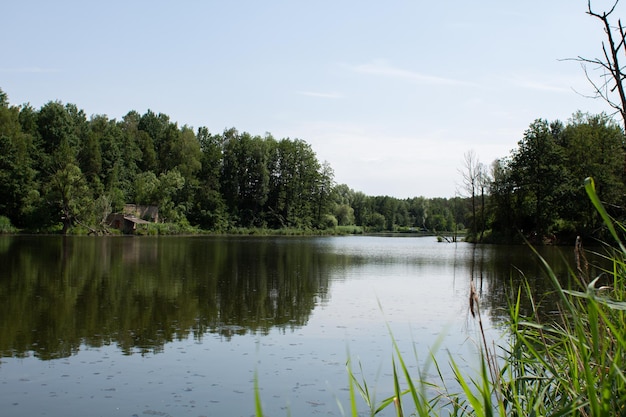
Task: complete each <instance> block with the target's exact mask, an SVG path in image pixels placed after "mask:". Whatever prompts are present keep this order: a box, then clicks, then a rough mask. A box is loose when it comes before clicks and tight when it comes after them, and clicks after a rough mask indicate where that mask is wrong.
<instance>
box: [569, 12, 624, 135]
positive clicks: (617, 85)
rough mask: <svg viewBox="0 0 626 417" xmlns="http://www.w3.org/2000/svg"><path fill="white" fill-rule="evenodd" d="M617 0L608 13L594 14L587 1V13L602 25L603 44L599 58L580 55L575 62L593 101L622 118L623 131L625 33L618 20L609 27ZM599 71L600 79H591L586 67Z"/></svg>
mask: <svg viewBox="0 0 626 417" xmlns="http://www.w3.org/2000/svg"><path fill="white" fill-rule="evenodd" d="M618 3H619V0H615V3H614V4H613V7H611V8H610V9H609V10H608V11H603V12H596V11H594V10H593V9H592V7H591V0H588V1H587V12H586V13H587V14H588V15H590V16H592V17H595V18H597V19H599V20H600V21H601V22H602V25H603V26H604V33H605V34H606V41H604V42H602V55H603V56H602V58H593V59H590V58H584V57H581V56H579V57H578V58H576V59H575V60H576V61H578V62H580V63H581V65H582V67H583V70H584V72H585V76H586V77H587V80H588V81H589V83H590V84H591V85H592V87H593V90H594V93H593V95H592V97H593V98H600V99H602V100H604V101H606V102H607V103H608V104H609V105H610V106H611V107H612V108H613V109H614V110H615V112H616V113H619V114H620V116H621V118H622V127H623V129H624V132H626V92H625V91H624V84H623V82H624V78H625V77H626V72H625V68H624V67H623V66H622V65H621V64H620V58H623V57H625V55H624V54H626V30H625V29H624V26H622V21H621V20H620V19H619V18H618V19H617V25H615V24H611V19H612V16H611V15H612V14H613V12H615V8H616V7H617V4H618ZM588 65H591V66H593V67H594V69H599V70H601V71H602V73H601V74H600V76H599V77H592V76H591V74H590V73H589V71H588V69H587V66H588Z"/></svg>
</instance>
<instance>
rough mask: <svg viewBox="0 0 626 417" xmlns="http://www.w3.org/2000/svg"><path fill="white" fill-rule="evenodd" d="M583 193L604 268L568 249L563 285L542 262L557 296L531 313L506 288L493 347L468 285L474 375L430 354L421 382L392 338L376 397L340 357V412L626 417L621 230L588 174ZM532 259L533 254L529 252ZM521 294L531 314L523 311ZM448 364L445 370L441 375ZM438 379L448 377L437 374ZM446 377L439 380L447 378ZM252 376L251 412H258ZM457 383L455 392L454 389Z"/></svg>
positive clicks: (625, 273) (526, 292)
mask: <svg viewBox="0 0 626 417" xmlns="http://www.w3.org/2000/svg"><path fill="white" fill-rule="evenodd" d="M585 186H586V190H587V193H588V195H589V198H590V199H591V201H592V202H593V204H594V206H595V207H596V209H597V211H598V213H599V214H600V216H601V217H602V219H603V220H604V223H605V225H606V227H607V229H608V230H609V232H610V234H611V236H612V237H613V239H614V242H613V243H612V244H610V245H606V246H605V251H604V257H606V260H607V261H608V262H607V263H608V264H609V265H610V267H608V268H605V269H604V270H602V272H601V273H600V274H599V275H597V276H592V275H590V273H589V271H590V269H591V268H589V265H588V264H587V261H586V256H585V251H584V250H583V249H582V246H581V245H580V244H577V245H576V260H577V262H576V265H575V266H574V267H572V268H571V269H570V273H569V277H567V278H568V279H569V282H570V284H569V285H568V286H567V287H566V288H565V287H563V286H562V285H561V282H564V281H563V280H562V279H559V278H563V277H557V276H556V275H555V273H554V272H553V270H552V269H551V268H550V265H548V264H547V263H546V262H545V261H543V260H542V262H543V266H544V269H545V277H546V279H549V280H550V281H551V283H552V286H553V289H554V291H555V292H556V293H557V294H558V299H559V302H558V304H557V305H555V306H550V307H551V309H550V310H551V312H552V313H551V314H550V316H548V317H546V316H545V315H540V314H539V303H538V302H536V300H534V299H533V296H532V294H531V292H530V289H529V287H528V286H526V285H521V286H520V287H519V288H518V289H516V290H515V291H513V293H512V297H511V303H510V310H509V320H508V332H509V337H508V338H507V339H506V342H504V344H503V345H500V346H494V345H493V343H492V342H491V341H489V340H487V337H486V336H485V332H484V331H483V329H482V321H481V312H480V303H479V301H480V300H479V298H478V296H477V294H476V292H475V290H474V286H473V283H472V285H471V289H472V290H471V293H470V294H469V297H468V308H469V309H470V311H471V313H472V315H473V316H474V319H475V320H477V322H478V326H479V328H480V330H481V332H480V335H481V337H482V340H480V345H481V349H480V359H481V361H480V367H479V369H478V372H477V373H476V374H472V375H467V374H464V373H463V372H461V370H460V367H459V366H458V365H457V363H456V362H455V358H453V357H450V359H449V361H448V363H438V362H437V360H435V359H430V360H429V361H427V363H426V364H420V366H418V367H417V369H418V370H423V369H427V368H428V367H430V368H431V369H436V370H437V372H436V374H437V375H439V379H438V380H436V381H434V382H433V381H426V380H424V379H423V378H422V375H425V374H426V372H422V371H418V374H417V375H415V374H411V373H410V372H409V369H410V368H412V367H410V366H409V365H407V362H406V358H405V357H404V355H403V354H402V353H401V351H400V349H399V348H398V345H397V344H396V343H395V340H394V339H393V334H392V333H391V331H390V333H389V334H390V337H391V339H392V342H393V346H394V351H393V353H392V356H393V357H392V369H391V372H392V375H393V392H394V394H393V395H392V396H391V397H389V398H386V399H384V400H382V401H379V402H375V401H374V399H373V394H372V393H371V392H370V391H369V389H368V385H367V381H364V380H361V379H359V378H358V376H357V374H358V373H355V372H353V364H351V363H350V362H349V361H348V366H347V369H348V376H349V393H350V396H349V397H350V403H349V404H343V405H341V406H342V407H345V408H344V410H347V411H346V412H342V414H343V415H346V414H347V415H350V416H353V417H356V416H362V415H371V416H373V415H377V414H379V413H380V414H384V415H390V414H394V415H396V416H398V417H403V416H421V417H426V416H472V417H473V416H477V417H482V416H484V417H489V416H502V417H504V416H594V417H595V416H606V417H609V416H620V415H626V287H625V285H626V282H625V281H626V246H625V245H624V244H623V243H622V240H621V235H623V234H624V233H625V232H626V227H624V225H621V224H616V223H614V222H613V220H612V219H611V218H609V216H608V215H607V213H606V211H605V210H604V207H603V206H602V204H601V202H600V201H599V199H598V196H597V195H596V193H595V187H594V184H593V180H591V179H588V180H587V181H586V184H585ZM536 256H538V257H539V254H538V253H536ZM524 298H528V299H529V300H530V301H531V304H532V306H533V309H532V313H531V314H529V315H526V316H524V315H522V313H521V308H520V307H521V305H522V302H521V301H522V300H523V299H524ZM444 368H445V369H451V371H452V373H451V374H450V373H449V372H445V371H444ZM443 375H453V377H452V379H453V380H450V378H451V377H444V376H443ZM446 378H447V380H446ZM256 384H258V381H255V393H256V394H255V395H256V398H255V400H256V401H255V404H256V406H255V407H256V410H255V412H256V415H257V416H258V417H261V416H263V415H264V414H263V410H262V403H261V398H260V394H259V389H258V385H256ZM452 387H456V388H452Z"/></svg>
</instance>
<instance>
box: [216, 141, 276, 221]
mask: <svg viewBox="0 0 626 417" xmlns="http://www.w3.org/2000/svg"><path fill="white" fill-rule="evenodd" d="M223 149H224V157H223V166H222V175H221V178H222V184H221V185H222V193H223V195H224V199H225V202H226V205H227V207H228V210H229V212H230V213H231V215H233V217H234V221H235V223H236V224H237V225H239V226H243V227H250V226H263V225H264V224H263V213H262V209H263V206H264V204H265V202H266V201H267V198H268V193H269V172H268V168H267V158H268V152H267V147H266V144H265V142H264V140H263V139H262V138H261V137H259V136H254V137H253V136H251V135H250V134H249V133H243V134H241V135H239V134H238V132H237V131H236V130H234V129H230V130H227V131H225V132H224V148H223Z"/></svg>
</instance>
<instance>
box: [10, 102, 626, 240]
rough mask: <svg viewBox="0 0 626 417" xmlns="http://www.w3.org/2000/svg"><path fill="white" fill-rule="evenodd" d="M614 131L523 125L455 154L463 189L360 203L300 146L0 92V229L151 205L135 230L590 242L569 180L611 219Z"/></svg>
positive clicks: (599, 122) (86, 229)
mask: <svg viewBox="0 0 626 417" xmlns="http://www.w3.org/2000/svg"><path fill="white" fill-rule="evenodd" d="M625 158H626V155H625V153H624V147H623V132H622V130H621V129H620V127H619V126H618V125H617V124H616V123H615V122H614V121H613V119H612V118H610V117H608V116H606V115H602V114H601V115H588V114H583V113H580V112H578V113H576V114H574V115H573V117H572V118H571V119H570V120H569V121H568V122H567V123H565V124H564V123H562V122H560V121H554V122H548V121H547V120H536V121H535V122H533V123H532V124H531V125H530V127H529V128H528V130H527V131H526V132H525V134H524V137H523V138H522V139H521V140H520V142H519V144H518V148H517V149H515V150H513V151H512V152H511V155H510V156H508V157H503V158H501V159H499V160H497V161H495V162H494V163H493V164H492V166H491V169H488V168H487V167H486V166H485V165H484V164H482V163H481V162H480V161H478V158H477V156H476V155H474V154H473V153H472V152H471V151H470V152H468V153H467V154H466V158H465V161H464V167H463V169H462V170H460V172H461V177H462V188H463V189H462V191H460V192H459V195H457V196H453V197H450V198H425V197H421V196H420V197H414V198H407V199H399V198H395V197H391V196H368V195H365V194H364V193H362V192H360V191H355V190H353V189H351V188H350V187H349V186H348V185H346V184H336V183H335V181H334V174H333V170H332V167H331V166H330V165H329V164H328V163H325V162H320V161H319V160H318V159H317V156H316V154H315V152H314V150H313V149H312V147H311V146H310V145H309V144H308V143H306V142H305V141H304V140H301V139H289V138H283V139H276V138H274V137H272V136H271V135H270V134H266V135H265V136H253V135H251V134H249V133H246V132H243V133H240V132H238V131H237V130H236V129H234V128H232V129H226V130H225V131H224V132H222V133H219V134H214V133H211V132H209V131H208V129H206V128H204V127H200V128H198V129H197V130H196V131H194V130H192V128H190V127H188V126H182V127H180V126H179V125H178V124H177V123H176V122H173V121H171V120H170V119H169V117H168V116H167V115H164V114H162V113H158V114H157V113H154V112H152V111H150V110H148V111H147V112H146V113H145V114H143V115H140V114H139V113H137V112H135V111H130V112H129V113H128V114H126V116H124V117H123V118H122V119H121V120H114V119H109V118H108V117H107V116H105V115H94V116H91V117H90V118H87V116H86V114H85V113H84V111H82V110H80V109H79V108H78V107H77V106H76V105H74V104H63V103H61V102H58V101H50V102H48V103H46V104H45V105H43V106H42V107H41V108H40V109H34V108H33V107H31V106H30V105H28V104H24V105H20V106H14V105H10V104H9V102H8V96H7V95H6V94H5V93H3V92H1V91H0V216H3V217H4V219H5V220H4V223H7V222H8V223H7V225H6V226H3V227H2V231H3V232H7V231H11V232H13V231H15V230H18V229H19V230H25V231H29V232H58V233H100V232H109V233H110V232H111V231H112V229H111V228H110V227H107V217H108V215H109V214H111V213H116V212H120V211H121V210H122V209H123V207H124V204H126V203H133V204H140V205H156V206H158V209H159V217H160V223H159V224H157V225H150V226H148V227H143V228H140V229H138V230H139V232H138V233H140V234H175V233H202V232H207V231H208V232H217V233H238V234H242V233H252V234H263V233H269V232H270V231H272V233H281V234H303V233H308V234H320V233H364V232H428V233H449V234H456V233H459V232H462V231H467V236H468V239H470V240H475V241H511V240H515V239H517V238H518V237H520V236H526V238H527V239H530V240H531V241H534V242H535V243H537V242H549V243H553V242H567V243H572V242H573V241H574V239H575V237H576V236H577V235H582V236H598V235H599V231H601V230H602V228H601V223H600V221H599V218H598V216H597V215H596V213H595V212H594V211H593V209H592V207H591V205H590V204H589V203H588V201H587V200H586V199H585V198H584V196H583V194H584V190H583V187H582V185H581V184H580V178H584V177H586V176H588V175H591V176H594V177H595V178H597V183H598V192H599V194H600V195H601V198H602V200H603V201H604V202H605V203H606V206H607V207H608V210H609V211H610V212H611V214H612V215H613V216H615V217H616V218H623V217H624V212H623V209H622V207H623V196H624V195H625V194H626V189H625V187H624V179H625V178H624V172H625V171H624V162H623V161H624V160H625Z"/></svg>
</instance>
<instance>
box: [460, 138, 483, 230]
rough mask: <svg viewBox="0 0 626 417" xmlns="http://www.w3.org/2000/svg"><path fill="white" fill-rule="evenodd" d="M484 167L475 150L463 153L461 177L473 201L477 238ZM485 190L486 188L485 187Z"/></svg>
mask: <svg viewBox="0 0 626 417" xmlns="http://www.w3.org/2000/svg"><path fill="white" fill-rule="evenodd" d="M483 171H484V168H483V167H482V164H481V163H480V161H479V160H478V156H476V153H475V152H474V150H470V151H467V152H465V154H463V169H462V171H461V178H462V181H463V188H464V189H465V191H466V192H467V193H468V194H469V197H470V198H471V203H472V218H471V219H470V225H471V235H472V236H473V237H474V238H476V237H477V234H478V217H477V214H476V205H477V201H476V199H477V196H478V194H479V192H480V190H481V188H482V186H481V183H483V181H482V178H481V177H482V176H483ZM483 190H484V188H483Z"/></svg>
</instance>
